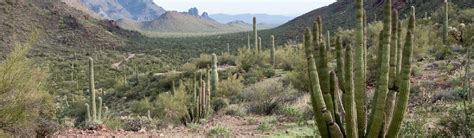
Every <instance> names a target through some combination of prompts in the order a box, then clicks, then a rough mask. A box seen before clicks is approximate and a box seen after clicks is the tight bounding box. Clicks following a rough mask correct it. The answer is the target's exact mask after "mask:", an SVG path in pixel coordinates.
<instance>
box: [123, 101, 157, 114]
mask: <svg viewBox="0 0 474 138" xmlns="http://www.w3.org/2000/svg"><path fill="white" fill-rule="evenodd" d="M128 106H129V109H130V111H132V112H134V113H137V114H138V115H146V114H147V112H148V110H152V109H153V106H152V104H151V103H150V102H149V100H148V98H145V99H142V100H137V101H131V102H129V103H128Z"/></svg>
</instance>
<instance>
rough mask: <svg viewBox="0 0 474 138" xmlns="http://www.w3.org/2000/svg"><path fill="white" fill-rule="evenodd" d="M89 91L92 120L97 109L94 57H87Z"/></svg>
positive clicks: (94, 118)
mask: <svg viewBox="0 0 474 138" xmlns="http://www.w3.org/2000/svg"><path fill="white" fill-rule="evenodd" d="M89 92H90V102H91V108H92V120H93V121H95V120H97V114H96V112H97V110H96V105H95V84H94V59H92V58H91V57H89Z"/></svg>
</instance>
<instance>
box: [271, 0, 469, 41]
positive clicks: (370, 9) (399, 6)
mask: <svg viewBox="0 0 474 138" xmlns="http://www.w3.org/2000/svg"><path fill="white" fill-rule="evenodd" d="M383 1H384V0H367V1H366V3H365V4H364V5H365V9H366V11H367V20H368V21H369V22H373V21H374V20H381V19H382V16H383V14H382V8H383V5H382V3H383ZM353 2H354V0H339V1H337V2H335V3H333V4H331V5H328V6H325V7H321V8H318V9H315V10H313V11H311V12H308V13H306V14H303V15H301V16H299V17H297V18H295V19H293V20H291V21H289V22H288V23H285V24H283V25H281V26H279V27H277V28H274V29H272V30H269V31H267V32H262V34H264V35H271V34H276V35H277V36H279V37H280V38H284V39H285V40H286V39H291V38H293V39H294V38H295V37H296V36H300V37H299V38H302V37H301V36H302V34H301V32H303V30H304V28H305V27H311V26H312V23H313V21H314V20H315V19H316V17H318V16H321V17H322V19H323V26H324V27H323V28H325V29H327V30H330V31H335V30H336V29H337V28H338V27H341V28H345V29H347V28H353V27H355V12H354V11H355V7H354V4H353ZM443 2H444V0H410V1H408V0H393V3H394V6H393V7H394V9H396V10H398V11H399V13H400V15H401V16H400V18H405V16H404V15H406V14H407V13H408V12H409V7H410V6H415V7H416V13H419V14H417V17H423V16H424V13H425V12H426V13H428V15H430V14H431V13H432V12H434V11H435V10H438V9H439V8H440V7H441V6H442V4H443ZM449 2H450V3H453V4H455V5H457V6H458V7H459V8H469V7H470V8H472V7H474V1H473V0H449Z"/></svg>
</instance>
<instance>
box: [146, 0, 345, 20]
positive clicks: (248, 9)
mask: <svg viewBox="0 0 474 138" xmlns="http://www.w3.org/2000/svg"><path fill="white" fill-rule="evenodd" d="M153 1H154V2H155V3H156V4H157V5H158V6H161V7H163V8H164V9H165V10H168V11H188V9H189V8H191V7H197V8H198V9H199V12H200V13H202V12H204V11H205V12H208V13H209V14H216V13H224V14H243V13H254V14H255V13H266V14H272V15H285V16H292V17H295V16H299V15H301V14H304V13H307V12H309V11H311V10H314V9H317V8H319V7H323V6H327V5H329V4H331V3H334V2H335V1H336V0H153Z"/></svg>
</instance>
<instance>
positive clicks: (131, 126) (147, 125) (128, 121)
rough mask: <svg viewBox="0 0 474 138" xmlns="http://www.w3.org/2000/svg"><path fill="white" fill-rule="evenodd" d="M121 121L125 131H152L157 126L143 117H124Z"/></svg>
mask: <svg viewBox="0 0 474 138" xmlns="http://www.w3.org/2000/svg"><path fill="white" fill-rule="evenodd" d="M123 120H124V122H125V125H124V126H125V128H124V130H126V131H139V130H142V129H144V130H152V129H155V128H156V126H157V124H156V121H154V120H152V119H149V118H148V117H145V116H137V117H125V118H124V119H123Z"/></svg>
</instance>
